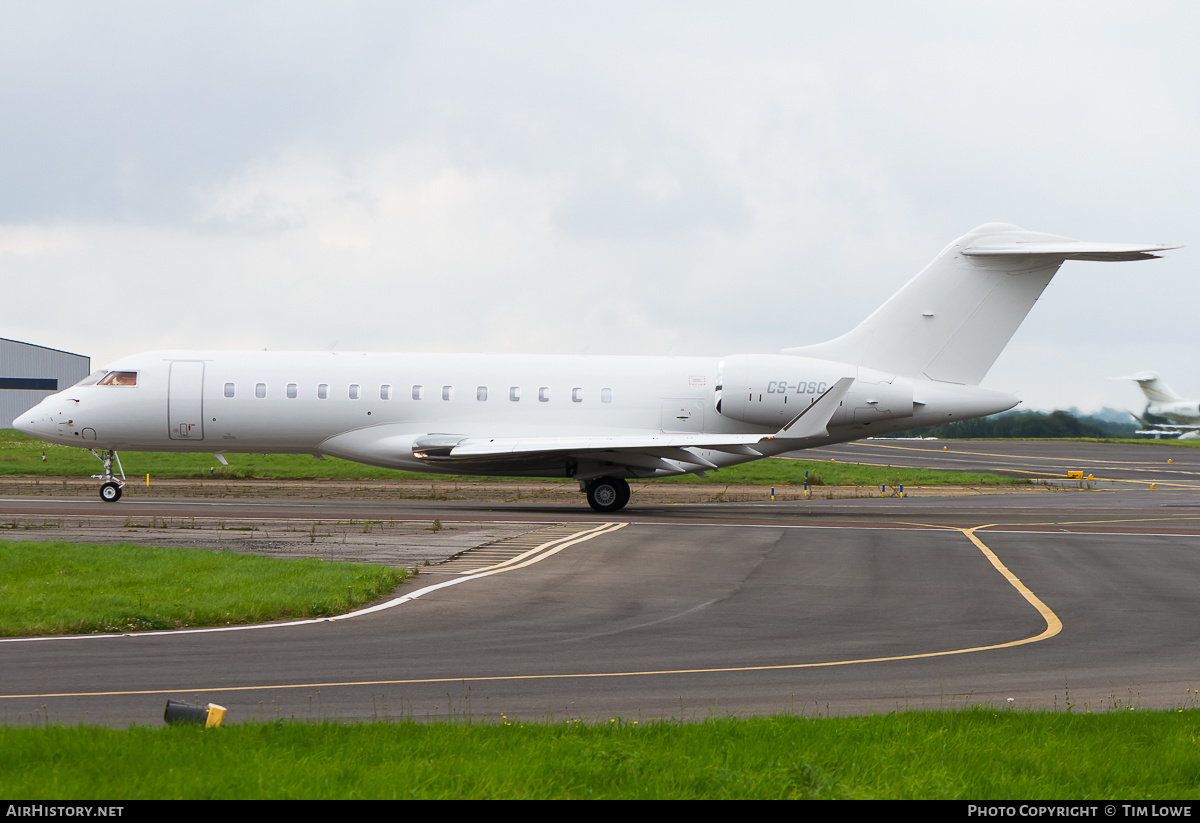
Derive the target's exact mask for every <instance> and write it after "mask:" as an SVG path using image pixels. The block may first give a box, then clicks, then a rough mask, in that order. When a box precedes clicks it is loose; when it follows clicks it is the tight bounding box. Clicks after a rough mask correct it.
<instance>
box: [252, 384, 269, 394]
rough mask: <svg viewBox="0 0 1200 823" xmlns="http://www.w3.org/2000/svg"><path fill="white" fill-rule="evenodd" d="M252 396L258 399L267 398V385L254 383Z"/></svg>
mask: <svg viewBox="0 0 1200 823" xmlns="http://www.w3.org/2000/svg"><path fill="white" fill-rule="evenodd" d="M254 396H255V397H258V398H263V397H266V396H267V384H266V383H255V384H254Z"/></svg>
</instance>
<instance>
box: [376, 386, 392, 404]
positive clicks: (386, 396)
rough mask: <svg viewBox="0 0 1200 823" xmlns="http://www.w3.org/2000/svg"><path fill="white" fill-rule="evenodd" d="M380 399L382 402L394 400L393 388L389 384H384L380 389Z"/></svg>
mask: <svg viewBox="0 0 1200 823" xmlns="http://www.w3.org/2000/svg"><path fill="white" fill-rule="evenodd" d="M379 399H380V400H391V399H392V387H391V386H389V385H388V384H387V383H384V384H383V385H382V386H380V387H379Z"/></svg>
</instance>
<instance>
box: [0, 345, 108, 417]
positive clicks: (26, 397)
mask: <svg viewBox="0 0 1200 823" xmlns="http://www.w3.org/2000/svg"><path fill="white" fill-rule="evenodd" d="M91 362H92V361H91V358H90V357H84V356H83V355H81V354H71V353H70V352H65V351H57V350H55V349H47V348H43V347H42V346H34V345H31V344H29V343H19V342H17V341H16V340H5V339H4V338H0V429H8V428H12V421H13V418H15V417H16V416H17V415H19V414H20V413H21V412H24V411H28V410H29V409H31V408H33V407H34V406H36V405H37V404H38V403H40V402H42V399H43V398H45V397H48V396H49V395H51V394H54V393H55V392H56V391H61V390H62V389H65V388H67V387H68V386H73V385H75V384H76V383H78V382H79V381H80V380H82V379H83V378H85V377H87V376H88V373H89V372H90V371H91Z"/></svg>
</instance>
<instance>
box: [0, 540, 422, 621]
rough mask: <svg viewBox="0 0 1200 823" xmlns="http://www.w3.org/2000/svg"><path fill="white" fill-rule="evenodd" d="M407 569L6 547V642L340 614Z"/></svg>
mask: <svg viewBox="0 0 1200 823" xmlns="http://www.w3.org/2000/svg"><path fill="white" fill-rule="evenodd" d="M408 576H410V575H409V572H406V571H405V570H404V569H396V568H391V567H387V566H375V565H367V564H361V563H340V562H332V561H324V560H317V559H294V560H293V559H279V558H271V557H260V556H256V555H248V554H235V553H233V552H209V551H200V550H194V549H160V548H154V547H147V546H136V545H133V544H129V543H117V544H111V545H94V544H72V543H61V542H50V543H24V542H19V543H7V542H0V635H3V636H7V637H30V636H42V635H57V634H86V633H92V632H125V631H148V630H155V629H174V628H186V627H192V626H223V625H230V624H239V623H260V622H264V621H269V620H279V619H285V618H303V617H319V616H322V615H332V614H341V613H344V612H347V611H350V610H351V609H353V608H355V607H357V606H361V605H363V604H364V603H370V602H371V601H373V600H376V599H378V598H379V597H381V596H383V595H385V594H387V593H388V592H390V591H392V590H393V589H395V588H396V586H398V585H399V584H400V583H401V582H402V581H403V580H405V579H406V578H407V577H408Z"/></svg>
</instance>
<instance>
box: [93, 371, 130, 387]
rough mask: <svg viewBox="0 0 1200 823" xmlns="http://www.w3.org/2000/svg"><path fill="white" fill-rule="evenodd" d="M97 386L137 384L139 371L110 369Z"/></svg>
mask: <svg viewBox="0 0 1200 823" xmlns="http://www.w3.org/2000/svg"><path fill="white" fill-rule="evenodd" d="M96 385H97V386H136V385H137V372H135V371H110V372H109V373H108V374H106V375H104V377H102V378H100V381H99V382H98V383H96Z"/></svg>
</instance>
